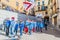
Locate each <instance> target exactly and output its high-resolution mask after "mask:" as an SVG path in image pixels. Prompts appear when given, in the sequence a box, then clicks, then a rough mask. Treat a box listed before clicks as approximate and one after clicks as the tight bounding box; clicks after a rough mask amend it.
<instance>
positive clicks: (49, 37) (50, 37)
mask: <svg viewBox="0 0 60 40" xmlns="http://www.w3.org/2000/svg"><path fill="white" fill-rule="evenodd" d="M18 35H19V33H18ZM0 40H12V39H11V38H9V37H7V36H5V33H4V32H2V31H0ZM20 40H60V32H59V31H57V30H54V29H52V28H50V29H48V31H45V30H44V29H43V32H42V33H41V32H35V33H32V35H28V34H23V36H22V37H21V38H20Z"/></svg>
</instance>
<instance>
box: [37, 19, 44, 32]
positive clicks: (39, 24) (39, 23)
mask: <svg viewBox="0 0 60 40" xmlns="http://www.w3.org/2000/svg"><path fill="white" fill-rule="evenodd" d="M37 27H38V31H41V32H42V28H43V27H44V22H43V20H42V19H40V20H39V21H38V22H37Z"/></svg>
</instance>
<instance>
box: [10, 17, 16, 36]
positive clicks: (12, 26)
mask: <svg viewBox="0 0 60 40" xmlns="http://www.w3.org/2000/svg"><path fill="white" fill-rule="evenodd" d="M15 24H16V22H15V18H14V17H12V18H11V25H10V31H9V33H10V34H9V36H10V37H14V36H15V32H14V29H15Z"/></svg>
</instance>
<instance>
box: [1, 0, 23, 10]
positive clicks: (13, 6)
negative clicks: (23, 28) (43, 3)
mask: <svg viewBox="0 0 60 40" xmlns="http://www.w3.org/2000/svg"><path fill="white" fill-rule="evenodd" d="M1 2H2V3H3V4H5V5H8V6H11V7H12V8H14V9H17V10H19V11H22V6H23V0H9V2H7V1H6V0H1ZM16 2H18V3H19V6H16Z"/></svg>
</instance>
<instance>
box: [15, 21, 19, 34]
mask: <svg viewBox="0 0 60 40" xmlns="http://www.w3.org/2000/svg"><path fill="white" fill-rule="evenodd" d="M18 27H19V23H18V21H16V24H15V29H14V32H16V35H17V31H18Z"/></svg>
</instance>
